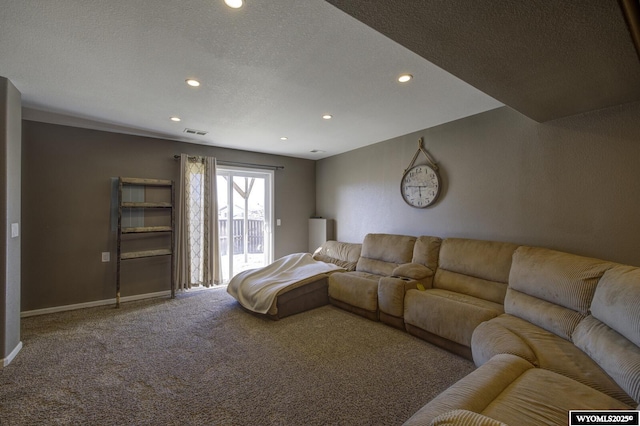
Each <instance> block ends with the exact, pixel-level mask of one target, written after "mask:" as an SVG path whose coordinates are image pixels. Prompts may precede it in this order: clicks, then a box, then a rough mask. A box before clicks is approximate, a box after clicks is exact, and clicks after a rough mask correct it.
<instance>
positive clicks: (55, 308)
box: [20, 290, 171, 318]
mask: <svg viewBox="0 0 640 426" xmlns="http://www.w3.org/2000/svg"><path fill="white" fill-rule="evenodd" d="M169 295H171V291H170V290H165V291H159V292H157V293H146V294H137V295H135V296H126V297H121V298H120V303H122V302H133V301H134V300H142V299H151V298H153V297H165V296H169ZM115 304H116V299H115V298H113V299H105V300H96V301H93V302H86V303H77V304H75V305H64V306H53V307H51V308H44V309H35V310H33V311H24V312H21V313H20V318H27V317H33V316H36V315H45V314H53V313H56V312H64V311H73V310H75V309H85V308H95V307H96V306H104V305H115Z"/></svg>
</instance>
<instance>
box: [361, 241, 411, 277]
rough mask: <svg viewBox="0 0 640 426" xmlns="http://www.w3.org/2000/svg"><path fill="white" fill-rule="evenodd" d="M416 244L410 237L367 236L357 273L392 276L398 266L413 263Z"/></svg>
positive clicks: (363, 243)
mask: <svg viewBox="0 0 640 426" xmlns="http://www.w3.org/2000/svg"><path fill="white" fill-rule="evenodd" d="M415 242H416V237H411V236H408V235H393V234H367V235H366V236H365V237H364V241H363V242H362V251H361V253H360V259H358V264H357V265H356V271H359V272H367V273H370V274H375V275H383V276H390V275H392V272H393V270H394V269H395V268H396V267H397V266H398V265H401V264H403V263H410V262H411V259H412V257H413V246H414V244H415Z"/></svg>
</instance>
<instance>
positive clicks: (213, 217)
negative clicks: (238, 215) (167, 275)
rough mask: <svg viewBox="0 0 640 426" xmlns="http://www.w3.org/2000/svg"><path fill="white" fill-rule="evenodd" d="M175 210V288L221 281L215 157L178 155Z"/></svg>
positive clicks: (206, 284) (212, 283)
mask: <svg viewBox="0 0 640 426" xmlns="http://www.w3.org/2000/svg"><path fill="white" fill-rule="evenodd" d="M177 203H178V206H177V207H178V208H177V212H176V217H177V220H176V233H177V235H176V269H175V270H176V288H178V289H188V288H191V287H192V286H194V285H204V286H206V287H209V286H211V285H214V284H220V283H221V282H222V271H221V270H220V250H219V242H218V197H217V191H216V159H215V158H213V157H204V158H201V157H189V156H187V155H186V154H181V155H180V184H179V191H178V197H177Z"/></svg>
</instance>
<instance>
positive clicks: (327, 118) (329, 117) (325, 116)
mask: <svg viewBox="0 0 640 426" xmlns="http://www.w3.org/2000/svg"><path fill="white" fill-rule="evenodd" d="M322 118H324V119H325V120H331V119H332V118H333V115H331V114H325V115H323V116H322Z"/></svg>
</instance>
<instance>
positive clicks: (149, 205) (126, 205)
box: [122, 201, 171, 209]
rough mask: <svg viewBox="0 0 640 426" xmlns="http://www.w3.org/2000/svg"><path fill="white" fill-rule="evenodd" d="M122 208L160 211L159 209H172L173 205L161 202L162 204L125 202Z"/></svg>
mask: <svg viewBox="0 0 640 426" xmlns="http://www.w3.org/2000/svg"><path fill="white" fill-rule="evenodd" d="M122 207H123V208H125V209H158V208H163V209H166V208H170V207H171V203H168V202H160V203H146V202H135V201H123V202H122Z"/></svg>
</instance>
